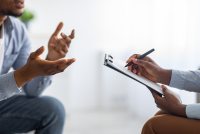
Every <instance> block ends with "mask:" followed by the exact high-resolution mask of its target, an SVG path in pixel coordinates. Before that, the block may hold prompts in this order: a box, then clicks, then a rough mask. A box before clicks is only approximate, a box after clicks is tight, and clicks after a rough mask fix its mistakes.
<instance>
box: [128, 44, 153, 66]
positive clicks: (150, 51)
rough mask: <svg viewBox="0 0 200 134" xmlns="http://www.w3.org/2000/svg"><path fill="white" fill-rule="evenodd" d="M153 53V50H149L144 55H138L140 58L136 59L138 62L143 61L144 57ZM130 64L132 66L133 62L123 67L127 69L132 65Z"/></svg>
mask: <svg viewBox="0 0 200 134" xmlns="http://www.w3.org/2000/svg"><path fill="white" fill-rule="evenodd" d="M153 51H155V49H154V48H153V49H151V50H149V51H147V52H146V53H144V54H142V55H140V56H139V57H138V59H139V60H141V59H143V58H144V57H146V56H147V55H148V54H150V53H152V52H153ZM132 64H133V62H129V63H128V64H126V66H125V67H128V66H130V65H132Z"/></svg>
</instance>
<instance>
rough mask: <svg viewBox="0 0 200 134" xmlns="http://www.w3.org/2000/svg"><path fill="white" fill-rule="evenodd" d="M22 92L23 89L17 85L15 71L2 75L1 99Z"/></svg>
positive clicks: (0, 77) (0, 79)
mask: <svg viewBox="0 0 200 134" xmlns="http://www.w3.org/2000/svg"><path fill="white" fill-rule="evenodd" d="M20 92H21V90H20V88H18V87H17V84H16V82H15V78H14V73H13V72H10V73H7V74H3V75H1V76H0V101H1V100H4V99H7V98H9V97H11V96H13V95H15V94H18V93H20Z"/></svg>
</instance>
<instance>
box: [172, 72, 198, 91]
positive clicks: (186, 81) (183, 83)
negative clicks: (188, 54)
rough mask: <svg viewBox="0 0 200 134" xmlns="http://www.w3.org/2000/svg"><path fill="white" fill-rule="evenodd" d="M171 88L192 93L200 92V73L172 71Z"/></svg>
mask: <svg viewBox="0 0 200 134" xmlns="http://www.w3.org/2000/svg"><path fill="white" fill-rule="evenodd" d="M169 86H171V87H175V88H178V89H183V90H187V91H191V92H200V71H199V70H197V71H178V70H172V76H171V81H170V84H169Z"/></svg>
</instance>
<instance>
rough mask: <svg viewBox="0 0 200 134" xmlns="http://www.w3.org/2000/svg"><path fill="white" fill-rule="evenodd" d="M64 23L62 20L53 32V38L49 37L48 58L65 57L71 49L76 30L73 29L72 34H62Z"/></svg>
mask: <svg viewBox="0 0 200 134" xmlns="http://www.w3.org/2000/svg"><path fill="white" fill-rule="evenodd" d="M63 25H64V24H63V23H62V22H60V23H59V24H58V26H57V28H56V30H55V31H54V33H53V34H52V36H51V38H50V39H49V43H48V54H47V58H46V59H47V60H51V61H54V60H58V59H60V58H64V57H65V56H66V54H67V52H68V50H69V47H70V44H71V41H72V39H74V36H75V31H74V30H72V31H71V34H70V35H68V36H67V35H66V34H64V33H61V34H60V37H59V33H60V32H61V30H62V28H63Z"/></svg>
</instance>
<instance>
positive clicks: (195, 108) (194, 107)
mask: <svg viewBox="0 0 200 134" xmlns="http://www.w3.org/2000/svg"><path fill="white" fill-rule="evenodd" d="M186 115H187V117H188V118H191V119H200V104H189V105H187V106H186Z"/></svg>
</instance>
